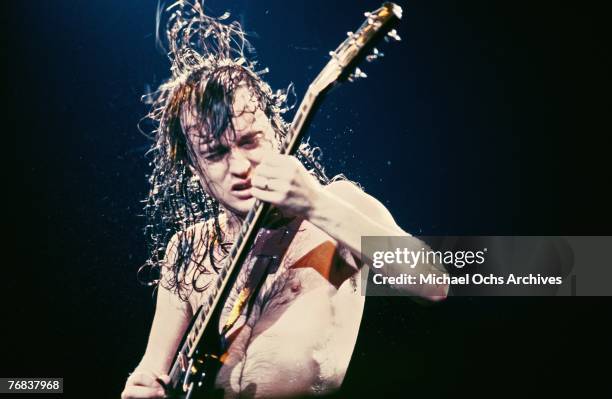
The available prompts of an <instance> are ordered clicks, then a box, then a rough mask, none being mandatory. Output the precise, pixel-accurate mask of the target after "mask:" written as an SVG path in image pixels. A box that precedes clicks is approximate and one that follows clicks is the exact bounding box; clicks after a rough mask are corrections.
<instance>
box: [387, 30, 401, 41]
mask: <svg viewBox="0 0 612 399" xmlns="http://www.w3.org/2000/svg"><path fill="white" fill-rule="evenodd" d="M387 36H389V37H390V38H392V39H395V40H396V41H398V42H399V41H400V40H402V38H401V37H399V35H398V34H397V31H396V30H395V29H392V30H391V31H389V33H387Z"/></svg>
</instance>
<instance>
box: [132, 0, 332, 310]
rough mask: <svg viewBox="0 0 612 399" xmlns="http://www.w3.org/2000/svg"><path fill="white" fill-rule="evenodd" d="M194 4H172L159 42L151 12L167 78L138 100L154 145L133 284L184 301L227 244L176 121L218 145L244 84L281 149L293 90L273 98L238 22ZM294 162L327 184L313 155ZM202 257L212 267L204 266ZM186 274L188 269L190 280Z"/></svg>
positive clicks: (307, 151) (313, 151) (217, 264)
mask: <svg viewBox="0 0 612 399" xmlns="http://www.w3.org/2000/svg"><path fill="white" fill-rule="evenodd" d="M194 1H195V2H194V3H189V2H187V1H177V2H176V3H174V4H172V5H171V6H170V7H168V8H167V9H166V10H165V13H168V12H171V14H170V15H169V18H168V21H167V24H166V43H163V42H162V40H161V39H160V37H159V23H160V20H161V19H162V17H163V15H164V14H165V13H164V12H162V10H158V18H157V24H158V29H157V32H158V36H157V38H158V44H159V45H160V46H162V47H163V46H164V44H166V45H167V48H168V49H167V52H168V56H169V58H170V62H171V68H170V71H171V77H170V78H169V79H168V80H167V81H166V82H165V83H163V84H161V85H160V86H159V88H158V89H157V91H155V92H153V93H150V94H148V95H146V96H144V100H145V102H147V103H149V104H151V109H150V112H149V113H148V114H147V115H146V117H145V118H143V119H144V120H149V121H150V122H152V125H153V128H152V129H151V130H150V132H149V133H148V136H149V137H150V138H151V139H152V141H153V142H152V145H151V148H150V150H149V151H148V152H147V156H149V157H151V162H150V166H151V167H152V172H151V174H150V175H149V183H150V190H149V193H148V196H147V198H146V199H145V200H144V201H143V202H144V203H145V206H144V215H145V217H146V219H147V224H146V227H145V229H144V232H145V236H146V240H147V247H148V251H149V257H148V259H147V260H146V262H145V263H144V265H143V266H142V267H141V268H140V270H139V279H140V280H141V281H143V282H145V283H146V284H148V285H157V284H163V286H164V288H167V289H169V290H171V291H173V292H175V293H177V294H178V296H179V297H180V298H181V299H182V300H185V301H186V300H188V298H189V295H190V294H191V293H192V292H193V291H194V290H195V291H197V292H201V291H204V290H205V289H206V288H207V284H201V281H210V279H201V280H200V279H199V277H200V276H202V275H203V274H210V273H218V272H219V270H220V268H221V267H223V259H225V258H226V257H227V254H228V253H229V250H230V249H231V245H232V244H233V243H232V242H230V241H228V240H227V239H226V237H225V234H224V231H223V230H222V228H221V224H220V221H219V217H220V215H221V213H222V212H223V209H222V207H221V206H220V204H219V202H218V201H217V200H216V199H215V198H214V197H212V196H211V195H209V194H207V193H206V192H205V191H204V190H203V189H202V187H201V185H200V182H199V181H198V179H197V176H194V175H193V173H192V169H191V168H190V166H191V167H192V168H195V169H196V170H198V171H199V163H198V162H197V154H196V152H195V151H194V149H193V147H192V145H191V140H190V139H189V138H188V137H187V132H185V131H184V129H183V126H182V123H181V122H182V117H183V116H184V115H185V112H190V113H192V114H195V115H196V126H195V129H196V130H197V131H199V132H202V133H201V134H205V135H206V136H207V137H209V138H211V139H213V140H219V139H220V138H221V136H222V135H223V134H224V133H225V132H226V131H227V130H228V128H229V130H232V128H233V127H232V125H231V124H232V118H233V117H234V116H235V115H233V96H234V93H235V90H236V88H237V87H238V86H242V85H246V86H247V87H248V89H249V90H250V92H251V94H252V96H254V98H255V100H256V101H257V104H258V105H259V107H260V108H261V109H262V110H263V111H264V113H265V115H266V116H267V117H268V118H269V120H270V122H271V125H272V127H273V130H274V133H275V136H276V139H277V141H278V143H281V142H282V140H284V138H285V136H286V134H287V132H288V128H289V125H288V124H287V123H286V122H285V121H284V120H283V118H282V114H283V113H285V112H286V111H288V110H289V109H290V108H291V107H289V106H288V105H287V102H288V101H287V99H288V93H290V92H291V87H292V86H291V85H290V86H289V87H288V88H287V89H285V90H278V91H276V92H274V91H272V89H271V88H270V86H269V85H268V84H267V83H266V82H264V81H263V80H262V79H261V74H262V73H265V72H267V69H266V70H263V71H258V72H257V71H256V64H257V62H256V61H254V50H253V48H252V47H251V45H250V44H249V43H248V41H247V40H246V38H245V34H244V32H243V30H242V29H241V26H240V25H239V23H237V22H226V20H227V19H228V17H229V15H228V14H227V13H226V14H224V15H223V16H221V17H218V18H213V17H210V16H208V15H205V13H204V8H203V6H202V4H201V3H200V2H198V1H197V0H194ZM191 128H194V127H191ZM191 128H190V129H191ZM296 156H297V158H298V159H300V161H302V163H303V164H304V165H305V166H306V168H307V169H308V170H309V171H310V173H311V174H313V175H314V176H315V177H316V178H317V179H318V180H319V181H320V182H321V183H322V184H327V183H329V181H330V179H328V178H327V177H326V175H325V172H324V169H323V167H322V166H321V165H320V164H319V162H318V161H319V158H320V151H319V149H318V148H316V147H312V146H310V145H309V144H308V142H305V143H302V144H301V145H300V148H299V150H298V152H297V154H296ZM200 175H202V174H201V173H200ZM207 258H208V260H209V263H210V265H211V267H205V260H206V259H207ZM190 265H192V266H190ZM188 267H193V269H190V271H189V273H187V268H188ZM198 283H200V284H201V285H198Z"/></svg>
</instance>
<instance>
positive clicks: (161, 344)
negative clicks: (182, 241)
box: [121, 235, 191, 399]
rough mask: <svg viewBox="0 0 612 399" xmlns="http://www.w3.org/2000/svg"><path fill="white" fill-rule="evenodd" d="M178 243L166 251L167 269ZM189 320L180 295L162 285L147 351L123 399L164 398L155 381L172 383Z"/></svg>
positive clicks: (185, 304)
mask: <svg viewBox="0 0 612 399" xmlns="http://www.w3.org/2000/svg"><path fill="white" fill-rule="evenodd" d="M177 242H178V240H177V236H176V235H175V236H174V237H172V239H171V240H170V244H169V245H168V248H167V249H166V256H165V257H166V260H169V261H167V262H165V263H166V264H167V265H172V264H173V262H174V260H175V259H176V246H177ZM163 271H164V273H163V276H162V278H167V276H168V275H169V274H170V273H172V272H171V271H170V270H169V269H168V268H164V270H163ZM190 320H191V308H190V306H189V304H188V303H187V302H184V301H182V300H181V299H180V298H179V297H178V295H177V294H175V293H173V292H171V291H170V290H168V289H167V288H164V284H162V283H161V282H160V284H159V285H158V292H157V305H156V308H155V316H154V318H153V325H152V326H151V332H150V334H149V341H148V343H147V348H146V350H145V354H144V356H143V358H142V360H141V361H140V363H139V364H138V366H137V367H136V369H135V370H134V372H133V373H132V374H131V375H130V377H129V378H128V380H127V382H126V385H125V389H124V391H123V393H122V394H121V398H122V399H130V398H162V397H164V392H163V388H162V386H161V384H159V382H157V381H156V380H157V379H161V380H162V381H163V382H164V383H168V382H169V377H168V376H167V375H166V373H167V371H168V370H169V368H170V366H171V363H172V360H173V356H174V354H175V352H176V350H177V348H178V345H179V344H180V341H181V339H182V337H183V334H184V332H185V330H186V328H187V326H188V325H189V322H190Z"/></svg>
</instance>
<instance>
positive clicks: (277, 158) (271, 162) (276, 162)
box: [261, 153, 297, 167]
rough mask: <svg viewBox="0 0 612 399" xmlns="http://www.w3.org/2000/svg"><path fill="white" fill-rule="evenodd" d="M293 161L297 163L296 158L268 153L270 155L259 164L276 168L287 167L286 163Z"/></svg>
mask: <svg viewBox="0 0 612 399" xmlns="http://www.w3.org/2000/svg"><path fill="white" fill-rule="evenodd" d="M295 161H297V158H295V157H293V156H291V155H284V154H278V153H270V154H267V155H266V157H265V158H263V159H262V161H261V164H263V165H267V166H272V167H274V166H277V167H278V166H287V164H288V163H290V162H295Z"/></svg>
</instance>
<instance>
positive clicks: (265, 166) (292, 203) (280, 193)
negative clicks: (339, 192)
mask: <svg viewBox="0 0 612 399" xmlns="http://www.w3.org/2000/svg"><path fill="white" fill-rule="evenodd" d="M322 190H323V187H322V186H321V184H319V182H318V181H317V180H316V178H315V177H314V176H312V175H311V174H310V173H308V171H307V170H306V168H305V167H304V165H302V163H301V162H300V161H299V160H298V159H297V158H295V157H293V156H289V155H281V154H276V153H270V154H269V155H268V156H266V157H265V158H264V159H263V160H262V161H261V163H260V164H259V165H257V166H256V167H255V169H254V170H253V174H252V176H251V195H252V196H253V197H255V198H258V199H260V200H262V201H265V202H269V203H270V204H272V205H274V206H276V207H277V208H278V209H280V210H281V211H282V212H283V213H286V214H289V215H299V216H305V217H308V214H309V213H310V211H311V210H312V209H313V207H314V204H315V202H316V200H317V198H318V197H319V194H320V193H321V191H322Z"/></svg>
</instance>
